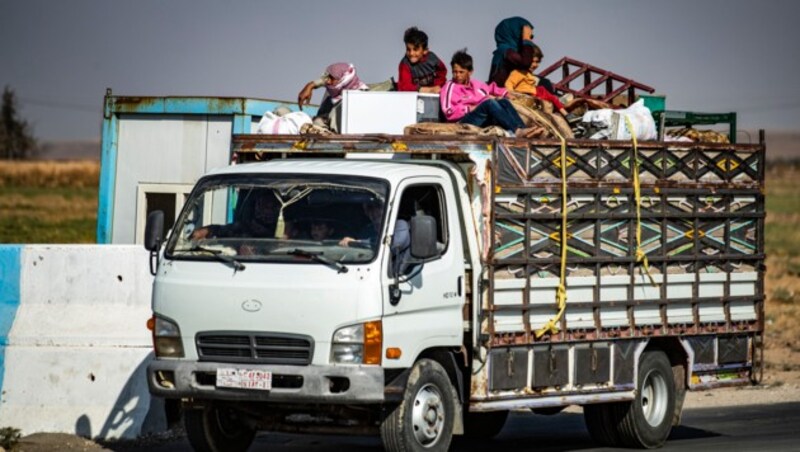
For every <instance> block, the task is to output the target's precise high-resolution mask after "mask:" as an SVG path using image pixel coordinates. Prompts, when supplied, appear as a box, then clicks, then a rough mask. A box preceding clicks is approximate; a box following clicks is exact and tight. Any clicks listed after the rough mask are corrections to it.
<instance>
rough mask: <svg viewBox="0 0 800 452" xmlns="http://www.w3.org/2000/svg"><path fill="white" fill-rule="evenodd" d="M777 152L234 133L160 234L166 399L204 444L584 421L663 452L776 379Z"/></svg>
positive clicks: (157, 342)
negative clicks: (730, 397)
mask: <svg viewBox="0 0 800 452" xmlns="http://www.w3.org/2000/svg"><path fill="white" fill-rule="evenodd" d="M764 151H765V150H764V145H763V141H762V143H761V144H760V145H716V144H708V145H702V144H696V143H664V142H649V143H639V144H638V145H636V144H634V143H630V142H619V141H588V140H586V141H581V140H569V141H566V142H564V143H561V142H558V141H535V140H534V141H531V140H522V139H514V138H486V137H474V138H473V137H455V136H433V137H415V136H402V135H394V136H390V135H362V136H355V135H353V136H334V137H307V136H306V137H298V136H260V135H236V136H235V137H234V140H233V152H234V154H235V157H236V158H235V160H236V162H237V164H236V165H232V166H230V167H227V168H223V169H220V170H216V171H212V172H210V173H209V174H207V175H205V176H204V177H202V178H201V179H200V180H199V181H198V182H197V184H196V186H195V188H194V189H193V190H192V192H191V194H190V195H189V197H188V199H187V200H186V202H185V205H184V208H183V210H182V212H181V214H180V215H179V217H178V218H177V220H176V222H175V225H174V227H173V228H172V229H171V231H170V232H169V234H167V236H166V239H164V240H162V237H163V232H162V231H161V230H162V229H163V226H162V224H163V216H162V215H161V214H160V213H159V212H154V213H151V214H150V216H149V218H148V221H147V228H146V234H145V235H146V237H145V247H146V248H147V249H149V250H151V253H152V254H151V256H152V259H151V267H152V271H153V272H154V274H155V281H154V289H153V318H152V322H151V326H152V330H153V340H154V346H155V355H156V358H155V359H154V361H153V362H152V363H151V364H150V366H149V368H148V380H149V381H148V383H149V387H150V391H151V393H152V394H154V395H157V396H161V397H165V398H168V399H176V400H180V401H181V404H182V406H183V408H184V416H185V427H186V432H187V435H188V437H189V440H190V442H191V444H192V446H193V447H194V448H195V449H197V450H246V449H247V448H248V447H249V446H250V444H251V443H252V441H253V439H254V435H255V433H256V432H258V431H286V432H325V433H351V434H352V433H357V434H370V433H372V434H380V436H381V438H382V440H383V444H384V446H385V448H386V449H387V450H392V451H417V450H420V451H421V450H447V449H448V447H449V446H450V444H451V439H452V437H453V435H467V436H473V437H484V438H486V437H491V436H493V435H495V434H497V433H498V432H499V431H500V430H501V429H502V427H503V424H504V422H505V420H506V417H507V415H508V413H509V411H511V410H527V409H530V410H533V411H534V412H537V413H548V414H549V413H557V412H559V411H560V410H561V409H563V408H564V407H566V406H569V405H581V406H583V411H584V416H585V420H586V424H587V427H588V429H589V431H590V433H591V435H592V437H593V438H594V439H596V440H597V441H598V442H600V443H603V444H606V445H611V446H629V447H644V448H652V447H658V446H660V445H662V444H663V443H664V441H665V440H666V439H667V437H668V436H669V434H670V430H671V428H672V426H673V425H677V424H678V422H679V421H680V415H681V409H682V404H683V399H684V395H685V392H686V391H687V390H699V389H710V388H714V387H720V386H729V385H746V384H751V383H752V382H756V381H758V380H759V379H760V374H761V371H762V362H763V361H762V359H763V358H762V355H763V353H762V350H763V342H762V337H763V328H764V307H763V303H764V265H763V263H764V254H763V250H764V235H763V231H764V196H763V190H762V189H763V177H764V170H763V165H764ZM265 199H266V200H267V201H265ZM323 229H324V230H325V231H324V232H323V231H322V230H323Z"/></svg>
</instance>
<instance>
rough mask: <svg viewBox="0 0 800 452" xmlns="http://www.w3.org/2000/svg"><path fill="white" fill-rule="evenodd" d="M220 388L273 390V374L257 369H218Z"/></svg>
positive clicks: (218, 384) (218, 385)
mask: <svg viewBox="0 0 800 452" xmlns="http://www.w3.org/2000/svg"><path fill="white" fill-rule="evenodd" d="M217 387H218V388H240V389H261V390H270V389H272V372H267V371H264V370H255V369H229V368H219V369H217Z"/></svg>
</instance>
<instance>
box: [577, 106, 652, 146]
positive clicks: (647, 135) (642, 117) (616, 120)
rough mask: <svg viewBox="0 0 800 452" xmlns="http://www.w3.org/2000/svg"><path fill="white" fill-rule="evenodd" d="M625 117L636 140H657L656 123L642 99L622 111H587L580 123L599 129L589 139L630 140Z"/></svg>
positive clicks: (606, 109) (604, 109) (607, 109)
mask: <svg viewBox="0 0 800 452" xmlns="http://www.w3.org/2000/svg"><path fill="white" fill-rule="evenodd" d="M626 116H627V117H628V119H630V121H631V125H632V126H633V131H634V133H635V134H636V139H638V140H655V139H657V138H658V133H657V132H656V122H655V120H654V119H653V114H652V113H651V112H650V109H649V108H647V107H645V106H644V99H639V100H637V101H636V103H634V104H633V105H631V106H630V107H628V108H625V109H622V110H611V109H609V108H603V109H600V110H592V111H587V112H586V113H585V114H584V115H583V120H582V121H583V122H585V123H589V124H590V126H591V127H595V128H599V129H600V130H598V131H597V132H595V133H594V134H593V135H591V136H590V137H589V138H590V139H592V140H602V139H609V140H630V139H631V132H630V131H629V130H628V127H627V124H626V121H625V117H626Z"/></svg>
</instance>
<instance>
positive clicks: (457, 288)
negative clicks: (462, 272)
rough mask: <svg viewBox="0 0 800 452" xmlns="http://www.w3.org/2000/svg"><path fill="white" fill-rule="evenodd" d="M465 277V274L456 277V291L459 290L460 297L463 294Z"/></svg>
mask: <svg viewBox="0 0 800 452" xmlns="http://www.w3.org/2000/svg"><path fill="white" fill-rule="evenodd" d="M463 278H464V277H463V276H459V277H458V279H456V291H458V296H459V297H460V296H461V280H462V279H463Z"/></svg>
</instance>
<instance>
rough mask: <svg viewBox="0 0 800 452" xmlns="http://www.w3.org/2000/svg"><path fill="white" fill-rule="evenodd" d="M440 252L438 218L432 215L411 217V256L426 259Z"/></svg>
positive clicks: (420, 259) (421, 259)
mask: <svg viewBox="0 0 800 452" xmlns="http://www.w3.org/2000/svg"><path fill="white" fill-rule="evenodd" d="M438 254H439V250H437V249H436V219H435V218H433V217H432V216H430V215H417V216H415V217H412V218H411V257H412V258H414V259H415V260H418V261H423V262H424V261H426V260H428V259H431V258H433V257H436V256H437V255H438Z"/></svg>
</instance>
